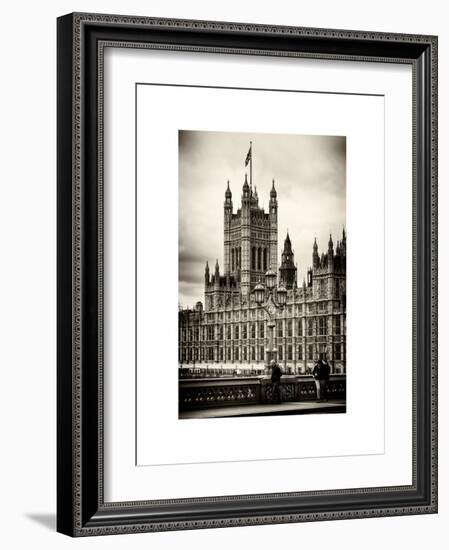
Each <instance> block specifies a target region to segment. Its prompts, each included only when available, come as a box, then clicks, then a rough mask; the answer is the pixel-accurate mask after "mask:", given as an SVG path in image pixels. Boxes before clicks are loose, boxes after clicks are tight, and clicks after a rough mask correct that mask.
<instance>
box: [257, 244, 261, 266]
mask: <svg viewBox="0 0 449 550" xmlns="http://www.w3.org/2000/svg"><path fill="white" fill-rule="evenodd" d="M257 269H258V270H259V271H260V270H261V269H262V249H261V248H260V247H259V248H258V249H257Z"/></svg>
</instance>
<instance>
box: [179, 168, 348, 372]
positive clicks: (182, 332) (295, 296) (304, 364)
mask: <svg viewBox="0 0 449 550" xmlns="http://www.w3.org/2000/svg"><path fill="white" fill-rule="evenodd" d="M277 220H278V201H277V192H276V189H275V184H274V180H273V185H272V189H271V191H270V201H269V205H268V212H265V210H264V209H263V208H261V207H260V206H259V200H258V196H257V190H256V189H254V192H253V190H252V187H250V186H249V184H248V181H247V178H246V176H245V182H244V185H243V191H242V205H241V208H239V209H238V210H237V211H236V212H234V211H233V203H232V193H231V190H230V188H229V182H228V187H227V189H226V192H225V201H224V269H223V271H222V272H220V267H219V265H218V261H217V262H216V264H215V269H214V273H213V274H212V275H211V273H210V269H209V265H208V263H207V262H206V269H205V274H204V300H205V303H204V306H203V303H202V302H197V304H196V306H195V307H194V308H193V309H180V311H179V363H180V367H187V368H189V369H190V371H193V372H197V373H199V372H201V373H207V374H210V375H213V374H231V373H234V372H236V371H237V372H240V373H242V374H253V373H262V372H263V370H264V365H265V362H266V357H267V355H266V352H267V349H268V336H269V335H268V329H267V319H266V312H265V311H264V310H263V309H262V308H261V307H259V306H257V304H256V302H255V300H254V295H253V293H252V290H253V289H254V287H255V286H256V285H257V284H258V283H259V282H262V283H263V282H264V279H265V273H266V271H267V270H268V269H272V270H274V271H276V272H277V271H278V270H279V280H280V281H281V282H282V283H283V284H284V286H285V287H286V289H287V304H286V306H285V307H284V308H283V311H282V312H281V313H278V318H277V321H276V329H275V349H276V350H277V358H278V361H279V363H280V365H281V366H282V368H283V370H284V372H286V373H292V374H305V373H309V372H310V370H311V368H312V367H313V365H314V363H315V362H316V360H317V359H318V358H319V357H324V355H326V357H327V359H328V360H330V363H331V366H332V372H337V373H344V372H346V337H345V334H346V300H345V297H346V234H345V231H344V229H343V233H342V237H341V240H339V241H337V242H336V246H335V249H334V243H333V240H332V236H330V237H329V242H328V246H327V252H326V253H324V252H323V253H322V254H321V255H320V254H319V252H318V244H317V242H316V239H315V242H314V243H313V250H312V266H311V267H310V268H309V269H308V270H307V281H306V280H303V282H302V284H301V285H300V286H298V284H297V266H296V265H295V262H294V252H293V249H292V243H291V240H290V236H289V235H288V233H287V236H286V239H285V241H284V249H283V252H282V257H281V264H280V266H278V230H277Z"/></svg>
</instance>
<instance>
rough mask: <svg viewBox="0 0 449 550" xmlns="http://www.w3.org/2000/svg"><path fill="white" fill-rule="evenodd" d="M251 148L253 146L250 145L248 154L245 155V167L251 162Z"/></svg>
mask: <svg viewBox="0 0 449 550" xmlns="http://www.w3.org/2000/svg"><path fill="white" fill-rule="evenodd" d="M252 147H253V145H252V144H251V145H250V146H249V151H248V154H247V155H246V160H245V166H248V162H249V161H250V160H251V149H252Z"/></svg>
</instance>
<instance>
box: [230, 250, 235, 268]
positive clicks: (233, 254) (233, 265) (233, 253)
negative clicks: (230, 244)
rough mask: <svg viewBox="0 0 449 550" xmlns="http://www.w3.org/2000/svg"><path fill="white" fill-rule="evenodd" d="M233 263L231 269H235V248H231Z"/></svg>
mask: <svg viewBox="0 0 449 550" xmlns="http://www.w3.org/2000/svg"><path fill="white" fill-rule="evenodd" d="M231 264H232V267H231V270H232V271H235V250H234V248H233V249H232V250H231Z"/></svg>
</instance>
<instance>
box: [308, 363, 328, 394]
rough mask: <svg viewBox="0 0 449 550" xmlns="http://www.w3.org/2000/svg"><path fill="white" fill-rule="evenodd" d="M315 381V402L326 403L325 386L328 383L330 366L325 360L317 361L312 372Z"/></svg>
mask: <svg viewBox="0 0 449 550" xmlns="http://www.w3.org/2000/svg"><path fill="white" fill-rule="evenodd" d="M312 376H313V378H314V379H315V386H316V398H317V401H327V385H328V383H329V376H330V366H329V363H328V362H327V360H326V359H324V361H323V359H318V361H317V362H316V364H315V367H314V369H313V371H312Z"/></svg>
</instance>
